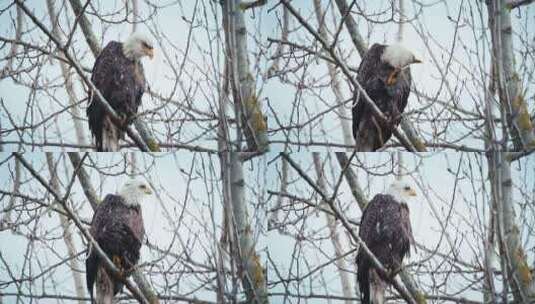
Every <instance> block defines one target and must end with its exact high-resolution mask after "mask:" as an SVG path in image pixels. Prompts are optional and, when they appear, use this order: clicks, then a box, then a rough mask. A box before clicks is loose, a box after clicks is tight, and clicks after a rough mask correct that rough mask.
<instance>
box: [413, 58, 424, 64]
mask: <svg viewBox="0 0 535 304" xmlns="http://www.w3.org/2000/svg"><path fill="white" fill-rule="evenodd" d="M412 63H422V61H421V60H420V59H416V58H414V60H413V61H412Z"/></svg>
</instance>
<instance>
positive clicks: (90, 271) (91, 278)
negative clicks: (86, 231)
mask: <svg viewBox="0 0 535 304" xmlns="http://www.w3.org/2000/svg"><path fill="white" fill-rule="evenodd" d="M85 269H86V274H85V279H86V283H87V291H89V296H90V297H91V303H94V299H93V285H94V284H95V279H96V277H97V270H98V256H97V255H96V254H94V253H93V252H91V249H90V250H89V256H88V257H87V259H86V260H85Z"/></svg>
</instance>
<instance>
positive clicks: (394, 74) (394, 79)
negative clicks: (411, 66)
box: [386, 69, 399, 86]
mask: <svg viewBox="0 0 535 304" xmlns="http://www.w3.org/2000/svg"><path fill="white" fill-rule="evenodd" d="M398 74H399V69H395V70H394V71H392V73H390V75H388V78H387V79H386V84H387V85H389V86H391V85H394V84H396V82H397V81H398Z"/></svg>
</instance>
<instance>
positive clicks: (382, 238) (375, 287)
mask: <svg viewBox="0 0 535 304" xmlns="http://www.w3.org/2000/svg"><path fill="white" fill-rule="evenodd" d="M411 196H416V192H415V191H414V189H412V188H411V186H410V184H408V183H406V182H404V181H396V182H394V183H393V184H392V185H390V187H389V188H388V191H387V193H386V194H377V195H375V196H374V197H373V199H372V200H371V201H370V202H369V203H368V205H367V206H366V209H364V212H363V214H362V219H361V221H360V230H359V236H360V238H361V239H362V241H364V243H365V244H366V246H367V247H368V248H369V249H370V251H371V252H372V253H373V255H375V256H376V257H377V259H378V260H379V261H380V262H381V264H382V265H383V266H384V267H385V268H386V269H387V271H388V272H389V277H383V276H381V275H380V274H379V273H378V272H377V271H376V270H375V267H374V266H373V265H374V264H373V262H372V261H371V260H370V258H369V257H368V256H367V255H366V253H365V252H364V250H361V249H360V250H359V252H358V254H357V281H358V283H359V289H360V293H361V295H360V296H361V300H362V303H364V304H370V303H373V304H382V303H383V302H384V292H385V287H386V283H387V282H388V281H390V280H392V279H393V278H394V277H395V276H396V274H397V273H398V272H399V271H401V264H402V261H403V258H404V257H405V255H407V254H410V246H411V244H413V245H414V244H415V242H414V237H413V236H412V228H411V222H410V217H409V207H408V206H407V203H406V200H407V199H408V198H409V197H411ZM370 289H371V295H372V301H371V302H370Z"/></svg>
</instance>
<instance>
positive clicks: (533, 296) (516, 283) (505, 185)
mask: <svg viewBox="0 0 535 304" xmlns="http://www.w3.org/2000/svg"><path fill="white" fill-rule="evenodd" d="M487 163H488V167H489V178H490V185H491V194H492V204H493V205H494V206H495V208H496V211H497V225H496V228H497V234H496V235H497V238H498V243H499V248H500V256H501V259H502V262H503V263H504V264H505V265H506V267H505V268H506V269H503V270H506V272H507V273H506V274H507V278H508V283H509V286H510V287H511V291H512V292H513V296H514V299H515V301H516V302H517V303H533V302H534V301H535V283H534V279H533V275H532V273H531V270H530V268H529V266H528V264H527V258H526V254H525V251H524V249H523V248H522V244H521V242H520V235H519V234H520V232H519V229H518V226H517V225H516V223H517V221H516V217H515V212H514V202H513V193H512V191H513V183H512V180H511V164H510V163H509V161H508V160H507V159H506V158H505V153H504V152H500V151H494V152H489V153H488V154H487Z"/></svg>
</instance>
